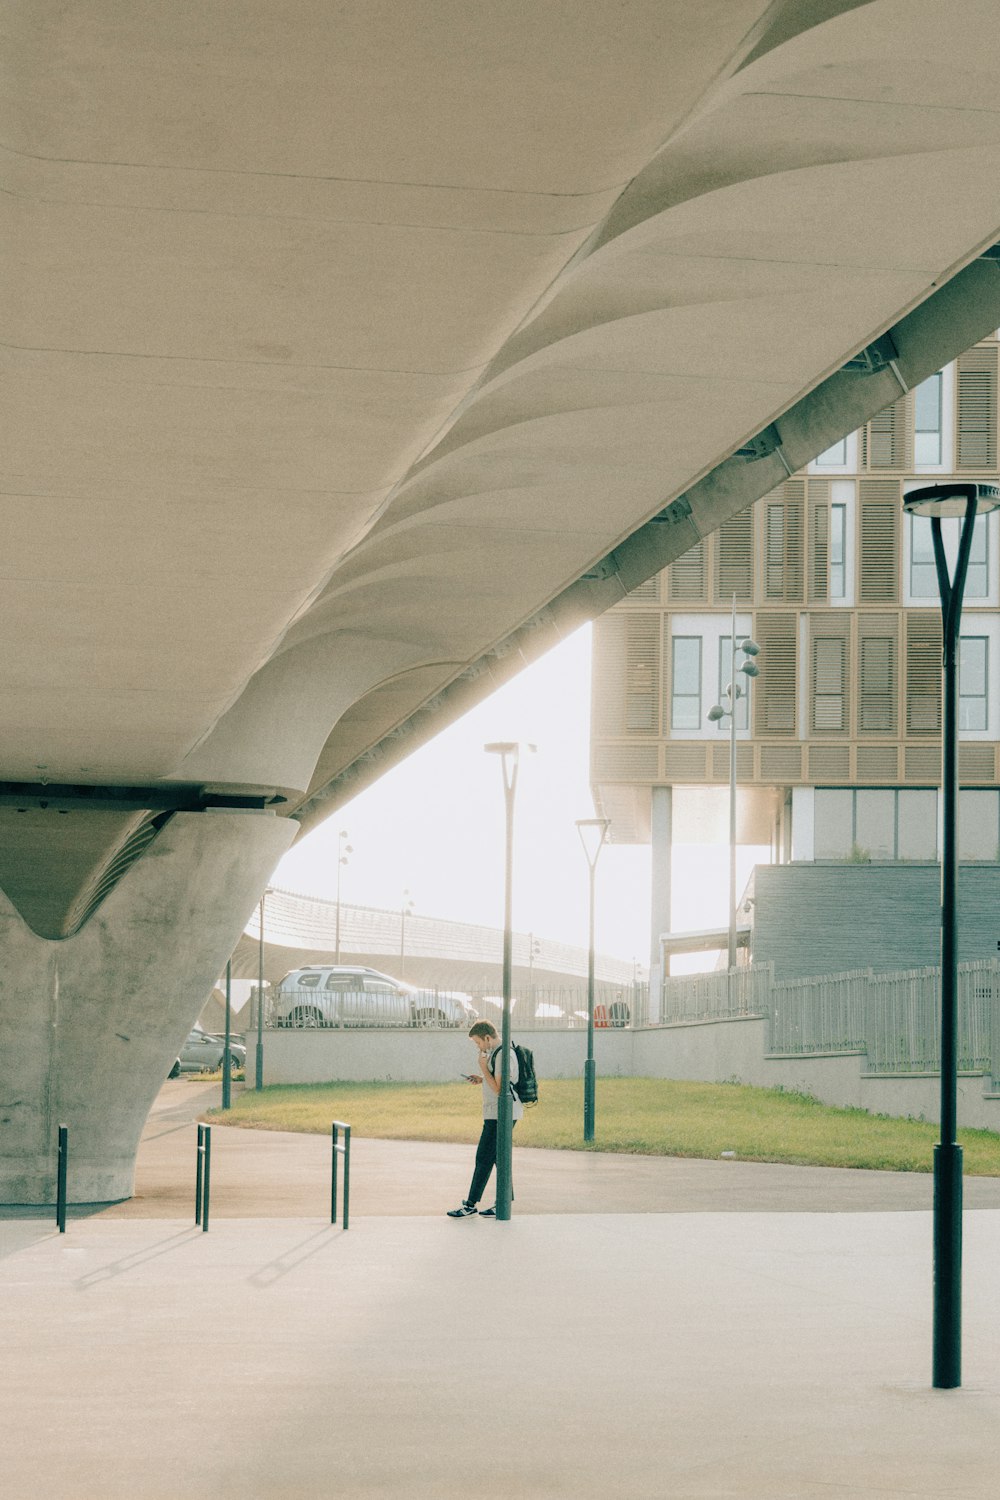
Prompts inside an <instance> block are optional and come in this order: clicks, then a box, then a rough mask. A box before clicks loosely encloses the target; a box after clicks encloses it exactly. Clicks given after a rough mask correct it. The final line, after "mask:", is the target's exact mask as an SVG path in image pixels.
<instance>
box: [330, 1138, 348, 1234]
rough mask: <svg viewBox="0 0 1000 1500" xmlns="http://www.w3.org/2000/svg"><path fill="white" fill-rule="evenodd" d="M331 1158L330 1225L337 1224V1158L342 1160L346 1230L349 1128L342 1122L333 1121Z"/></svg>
mask: <svg viewBox="0 0 1000 1500" xmlns="http://www.w3.org/2000/svg"><path fill="white" fill-rule="evenodd" d="M340 1131H343V1132H344V1144H343V1145H340V1143H339V1140H338V1136H339V1133H340ZM330 1135H331V1144H332V1147H333V1150H332V1152H331V1156H332V1174H331V1175H332V1187H331V1192H330V1223H331V1224H336V1222H337V1157H338V1156H342V1157H343V1158H344V1226H343V1227H344V1228H345V1229H346V1228H347V1222H348V1209H349V1200H350V1194H351V1127H350V1125H345V1124H344V1123H343V1121H342V1120H334V1122H333V1125H332V1127H331V1130H330Z"/></svg>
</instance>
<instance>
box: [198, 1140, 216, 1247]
mask: <svg viewBox="0 0 1000 1500" xmlns="http://www.w3.org/2000/svg"><path fill="white" fill-rule="evenodd" d="M211 1185H212V1127H211V1125H199V1126H198V1165H197V1170H196V1173H195V1184H194V1222H195V1223H196V1224H200V1225H201V1227H202V1229H203V1231H204V1232H205V1234H207V1233H208V1205H209V1198H210V1196H211Z"/></svg>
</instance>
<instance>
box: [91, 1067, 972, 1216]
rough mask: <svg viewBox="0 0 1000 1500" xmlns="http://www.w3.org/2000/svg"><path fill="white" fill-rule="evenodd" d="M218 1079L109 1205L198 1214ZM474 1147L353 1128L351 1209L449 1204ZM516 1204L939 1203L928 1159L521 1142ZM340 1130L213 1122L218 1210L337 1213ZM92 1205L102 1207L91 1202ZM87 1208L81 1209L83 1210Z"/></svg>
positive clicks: (858, 1208)
mask: <svg viewBox="0 0 1000 1500" xmlns="http://www.w3.org/2000/svg"><path fill="white" fill-rule="evenodd" d="M220 1094H221V1087H220V1085H219V1084H206V1083H194V1082H191V1081H188V1080H186V1079H174V1080H172V1081H171V1082H169V1083H167V1084H166V1085H165V1086H164V1088H163V1090H162V1091H161V1093H160V1096H159V1098H158V1100H157V1102H156V1105H155V1107H154V1109H153V1112H152V1114H151V1115H150V1117H149V1122H148V1124H147V1126H146V1130H145V1133H144V1135H143V1141H142V1147H141V1149H140V1152H139V1160H138V1168H137V1173H136V1196H135V1197H134V1198H132V1199H130V1200H128V1201H127V1202H125V1203H119V1204H114V1205H112V1206H110V1207H102V1208H99V1209H97V1210H96V1211H97V1212H99V1213H100V1214H101V1215H102V1216H103V1217H105V1218H116V1219H118V1218H123V1219H149V1218H168V1219H169V1218H176V1219H184V1218H187V1217H193V1214H194V1175H195V1146H196V1130H195V1122H196V1121H197V1119H198V1117H199V1115H201V1114H202V1113H204V1111H205V1110H207V1109H210V1108H212V1107H213V1106H215V1105H217V1104H218V1103H219V1102H220ZM473 1155H474V1148H473V1147H472V1146H451V1145H444V1144H440V1143H431V1142H411V1141H375V1140H355V1141H353V1142H352V1147H351V1211H352V1213H353V1214H358V1215H368V1214H379V1215H382V1214H387V1215H394V1214H401V1215H412V1214H417V1215H422V1214H431V1215H436V1214H443V1213H444V1212H445V1210H446V1209H449V1208H454V1207H455V1205H456V1204H457V1203H458V1202H459V1201H460V1199H461V1198H462V1197H463V1196H464V1194H465V1192H466V1189H467V1188H468V1183H469V1178H470V1176H471V1172H472V1160H473ZM514 1189H515V1193H516V1195H517V1201H516V1205H515V1206H516V1212H517V1213H518V1214H574V1213H575V1214H580V1213H584V1214H622V1213H626V1214H632V1213H656V1214H663V1213H748V1212H749V1213H884V1212H887V1211H904V1210H910V1211H917V1210H929V1209H930V1206H931V1199H932V1181H931V1177H930V1175H929V1174H928V1173H925V1172H860V1171H851V1170H846V1169H842V1168H827V1167H786V1166H772V1165H769V1164H765V1163H760V1162H738V1161H693V1160H686V1159H683V1158H679V1157H656V1156H618V1155H610V1154H602V1153H596V1154H592V1153H590V1152H587V1153H584V1152H577V1151H538V1150H534V1149H528V1148H526V1147H520V1148H519V1147H517V1146H515V1148H514ZM965 1197H966V1206H967V1207H968V1208H971V1209H977V1208H996V1209H1000V1179H998V1178H986V1177H978V1178H977V1177H970V1178H967V1179H966V1184H965ZM329 1199H330V1143H329V1139H328V1138H327V1137H325V1136H313V1135H294V1134H290V1133H287V1132H284V1131H277V1130H241V1129H236V1128H235V1127H226V1126H221V1125H215V1126H213V1130H212V1216H213V1218H253V1217H258V1216H259V1217H262V1218H281V1217H291V1218H298V1217H307V1218H308V1217H311V1216H318V1217H322V1216H323V1215H324V1214H326V1215H328V1214H329ZM94 1211H95V1210H91V1212H94ZM78 1216H79V1214H78Z"/></svg>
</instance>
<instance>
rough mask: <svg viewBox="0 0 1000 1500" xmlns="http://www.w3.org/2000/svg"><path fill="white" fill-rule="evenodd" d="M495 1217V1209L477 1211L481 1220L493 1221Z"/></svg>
mask: <svg viewBox="0 0 1000 1500" xmlns="http://www.w3.org/2000/svg"><path fill="white" fill-rule="evenodd" d="M496 1216H497V1211H496V1208H495V1207H494V1208H481V1209H480V1210H479V1217H480V1218H481V1219H495V1218H496Z"/></svg>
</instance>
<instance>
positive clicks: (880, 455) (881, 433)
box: [864, 396, 908, 469]
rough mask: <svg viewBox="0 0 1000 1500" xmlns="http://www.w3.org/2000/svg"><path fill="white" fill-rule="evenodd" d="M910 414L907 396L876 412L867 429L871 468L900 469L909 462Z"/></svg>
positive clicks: (866, 446)
mask: <svg viewBox="0 0 1000 1500" xmlns="http://www.w3.org/2000/svg"><path fill="white" fill-rule="evenodd" d="M907 427H908V413H907V402H906V397H905V396H900V398H899V400H898V401H894V402H893V403H892V405H891V406H887V407H885V408H884V409H883V410H882V411H880V412H877V413H876V415H875V416H874V417H872V419H871V421H870V422H869V423H868V426H867V428H866V431H865V442H864V459H865V463H866V465H867V467H868V468H869V469H901V468H902V467H903V465H904V464H905V462H906V448H907V441H906V439H907Z"/></svg>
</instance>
